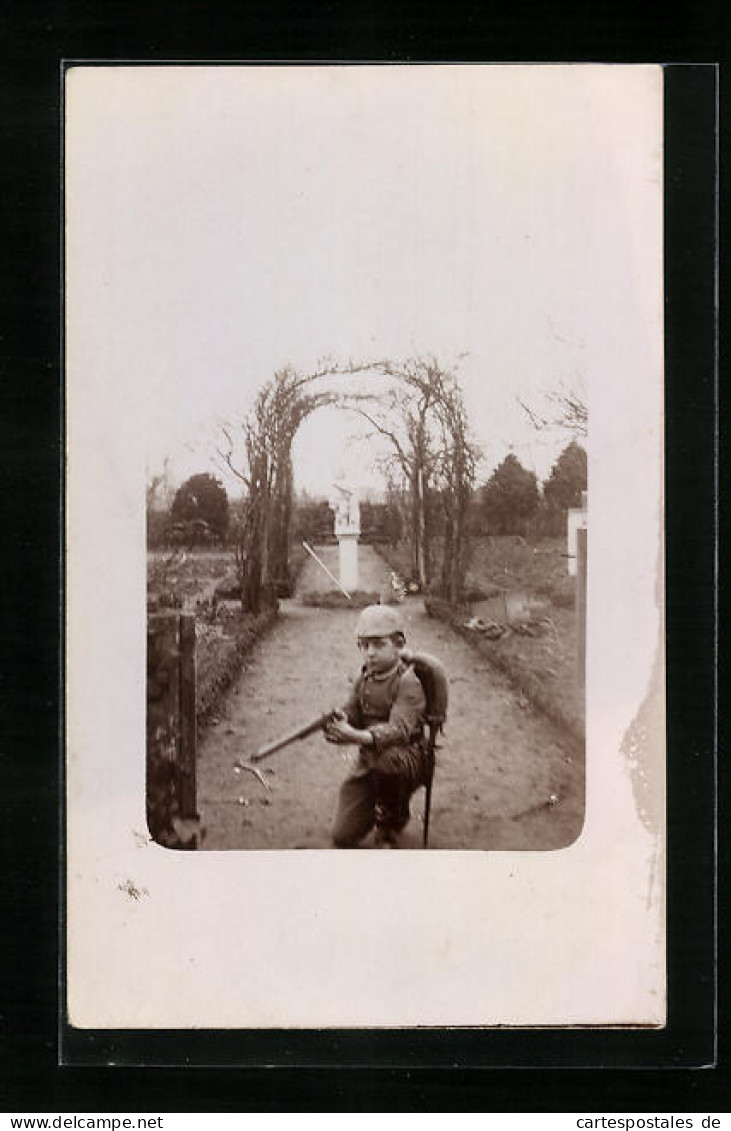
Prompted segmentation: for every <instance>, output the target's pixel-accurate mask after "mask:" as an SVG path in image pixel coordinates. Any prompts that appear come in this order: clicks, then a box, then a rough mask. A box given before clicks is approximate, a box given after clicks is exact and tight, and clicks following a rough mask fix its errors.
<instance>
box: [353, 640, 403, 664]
mask: <svg viewBox="0 0 731 1131" xmlns="http://www.w3.org/2000/svg"><path fill="white" fill-rule="evenodd" d="M358 647H359V648H360V650H361V653H362V655H363V658H364V660H365V663H366V667H367V668H368V670H369V671H371V672H385V671H388V669H389V668H392V667H393V665H394V664H395V663H396V661H397V660H398V658H399V656H400V655H401V642H400V639H399V638H398V637H394V636H361V637H360V638H359V640H358Z"/></svg>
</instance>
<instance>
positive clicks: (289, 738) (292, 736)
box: [251, 711, 336, 762]
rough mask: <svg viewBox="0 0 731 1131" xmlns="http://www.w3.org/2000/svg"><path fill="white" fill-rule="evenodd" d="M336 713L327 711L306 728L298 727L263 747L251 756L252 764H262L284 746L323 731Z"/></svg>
mask: <svg viewBox="0 0 731 1131" xmlns="http://www.w3.org/2000/svg"><path fill="white" fill-rule="evenodd" d="M335 715H336V712H335V711H325V712H324V714H322V715H318V716H317V718H316V719H312V720H311V721H310V722H309V723H305V724H304V726H301V727H297V728H296V729H295V730H291V731H290V732H289V734H285V735H283V736H282V737H281V738H277V739H275V741H274V742H270V743H268V744H267V745H266V746H262V748H261V750H259V751H258V752H257V753H256V754H252V755H251V761H252V762H261V761H262V759H264V758H268V757H269V755H270V754H273V753H274V751H275V750H281V749H282V747H283V746H289V744H290V742H296V741H297V740H298V739H299V738H307V735H308V734H314V733H315V731H317V730H323V729H324V728H325V727H326V726H327V724H328V723H329V722H330V720H331V719H334V718H335Z"/></svg>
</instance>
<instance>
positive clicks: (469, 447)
mask: <svg viewBox="0 0 731 1131" xmlns="http://www.w3.org/2000/svg"><path fill="white" fill-rule="evenodd" d="M376 371H377V372H380V373H381V374H382V375H384V376H386V377H387V378H390V379H391V380H392V386H391V391H390V394H389V396H388V397H387V398H386V404H385V407H386V410H387V411H386V413H385V415H384V414H383V412H382V411H379V409H378V407H374V405H373V403H372V402H373V401H374V398H373V397H370V396H369V395H368V394H361V393H357V394H354V393H353V392H352V391H350V392H348V391H343V390H339V391H333V390H332V389H330V390H327V391H322V390H320V391H318V390H317V388H316V384H317V382H318V381H320V380H322V379H323V378H326V377H343V378H347V377H354V376H356V375H363V374H365V373H367V372H376ZM381 400H382V399H381ZM325 405H335V406H340V407H342V408H344V409H345V408H347V409H350V410H353V409H355V410H356V411H357V412H359V413H360V414H361V415H362V416H363V417H365V419H367V420H368V421H369V422H370V423H371V425H372V426H373V428H374V429H375V430H376V431H377V432H379V433H380V434H381V435H383V436H384V437H386V438H387V440H388V441H389V444H390V446H391V449H392V453H393V458H394V461H395V462H396V463H397V465H398V467H399V468H400V471H401V473H402V475H403V478H404V479H405V481H406V483H407V484H408V492H409V501H410V506H409V509H410V522H409V542H410V547H411V559H412V572H413V574H414V576H415V577H416V578H417V579H418V580H419V582H420V584H421V585H422V586H423V587H424V588H426V587H427V585H429V583H430V581H432V567H433V563H432V562H431V554H430V532H429V522H428V506H427V501H428V496H429V492H430V491H432V490H434V489H436V488H438V494H439V500H440V503H441V507H442V525H443V530H444V552H443V554H442V566H441V578H440V585H441V588H442V590H443V592H444V593H445V595H446V596H447V597H448V599H449V600H451V601H452V602H454V603H456V602H457V600H458V599H459V597H460V595H461V592H462V589H463V585H464V575H465V571H466V566H467V561H466V545H467V530H466V516H467V508H468V505H469V500H470V496H471V492H472V488H473V485H474V478H475V467H476V462H477V458H478V451H477V448H476V446H475V445H474V443H473V442H472V441H471V439H470V437H469V428H468V423H467V418H466V413H465V409H464V403H463V399H462V394H461V390H460V387H459V385H458V383H457V381H456V378H455V376H454V374H453V373H452V372H451V371H447V370H444V369H443V368H441V367H440V366H439V364H438V363H437V362H436V360H435V359H434V358H427V359H419V358H417V359H409V360H408V361H406V362H404V363H403V364H400V365H395V364H393V363H392V362H390V361H376V362H370V363H366V364H360V365H355V364H350V365H348V366H337V365H330V364H328V365H326V366H324V367H323V368H321V369H319V370H318V371H317V372H315V373H309V374H306V375H303V374H300V373H298V372H297V371H296V370H294V369H293V368H292V367H290V366H287V367H285V368H284V369H282V370H279V371H278V372H277V373H275V375H274V377H273V378H272V379H271V380H270V381H268V382H267V383H266V384H265V385H263V386H262V388H261V389H260V391H259V393H258V394H257V397H256V400H255V402H254V405H253V408H252V410H251V412H250V413H249V414H248V416H247V417H246V418H245V420H244V421H243V422H242V423H241V428H242V430H243V448H244V457H243V460H237V459H236V458H235V456H234V451H235V444H234V436H233V433H232V430H231V429H228V428H224V430H223V436H224V446H223V447H222V449H220V451H219V454H220V455H221V457H222V458H223V460H224V462H225V463H226V465H227V466H228V468H229V469H230V470H231V471H232V472H233V473H234V474H235V475H236V476H237V477H238V478H239V479H240V480H241V481H242V482H243V483H244V485H245V488H246V500H245V505H244V514H243V520H242V524H241V531H240V537H239V542H238V544H237V548H236V556H237V568H238V572H239V577H240V580H241V592H242V603H243V606H244V608H245V609H247V610H248V611H250V612H254V613H256V612H258V611H259V608H260V605H261V601H262V595H263V592H264V587H265V585H266V584H267V583H272V584H273V583H276V582H287V581H288V580H289V546H290V526H291V518H292V503H293V495H294V482H293V473H292V444H293V441H294V438H295V436H296V434H297V431H298V429H299V427H300V425H301V424H302V423H303V421H304V420H305V419H307V417H309V416H310V415H311V414H312V413H313V412H315V411H316V410H317V409H318V408H322V407H323V406H325ZM382 407H383V406H382ZM395 419H398V420H399V424H398V426H396V425H394V420H395Z"/></svg>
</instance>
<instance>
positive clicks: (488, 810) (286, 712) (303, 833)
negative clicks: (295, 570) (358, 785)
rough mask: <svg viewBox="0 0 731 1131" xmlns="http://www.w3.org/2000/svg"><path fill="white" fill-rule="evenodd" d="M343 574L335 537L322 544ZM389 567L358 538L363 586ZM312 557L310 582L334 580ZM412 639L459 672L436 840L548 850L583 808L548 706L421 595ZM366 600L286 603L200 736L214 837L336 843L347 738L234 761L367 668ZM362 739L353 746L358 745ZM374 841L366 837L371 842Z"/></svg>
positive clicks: (268, 845)
mask: <svg viewBox="0 0 731 1131" xmlns="http://www.w3.org/2000/svg"><path fill="white" fill-rule="evenodd" d="M318 553H319V554H320V555H321V556H322V558H323V560H324V561H325V563H326V565H327V566H328V568H330V569H331V570H332V571H333V572H334V573H335V574H336V576H337V548H336V547H323V548H321V549H318ZM387 577H388V567H387V566H386V565H385V563H384V562H383V561H382V559H380V558H379V557H378V556H377V555H376V554H375V552H374V551H373V550H372V549H371V548H370V547H367V546H364V547H361V548H360V557H359V588H361V589H365V590H379V589H380V588H381V586H382V585H383V583H384V581H385V580H386V579H387ZM331 587H332V586H331V583H330V582H329V581H328V580H327V578H326V577H325V576H324V574H322V573H321V572H320V571H319V570H318V568H317V566H316V565H315V564H314V562H308V563H307V564H306V566H305V569H304V571H303V574H302V577H301V580H300V586H299V589H300V591H307V590H313V589H326V590H329V589H330V588H331ZM401 609H402V612H403V615H404V619H405V622H406V632H407V640H408V643H409V646H411V647H413V648H414V649H418V650H422V651H426V652H431V653H433V654H435V655H437V656H439V657H440V658H441V659H442V661H443V662H444V663H445V664H446V666H447V669H448V671H449V675H450V710H449V717H448V720H447V726H446V733H445V735H444V739H443V747H442V749H441V750H439V751H438V753H437V771H436V776H435V781H434V792H433V798H432V814H431V824H430V833H429V846H430V848H434V849H437V848H453V849H454V848H458V849H527V850H538V849H550V848H560V847H563V846H565V845H567V844H570V843H571V842H572V841H573V840H574V839H575V838H576V836H577V835H578V834H579V832H580V830H581V824H582V819H583V792H584V782H583V762H582V759H581V758H580V757H578V756H577V755H576V754H575V753H574V752H572V750H571V749H570V747H567V746H565V745H564V744H563V742H562V739H561V736H560V735H559V734H557V733H556V731H555V730H554V729H553V728H552V727H551V726H550V724H549V723H548V722H547V721H546V720H545V718H544V717H543V716H542V715H538V714H537V713H535V712H534V711H533V710H532V709H531V707H530V705H529V704H528V703H527V701H525V700H524V699H522V697H521V696H520V695H519V694H517V693H516V692H515V691H513V690H512V689H511V688H510V687H509V686H508V684H507V683H506V682H505V681H504V680H503V678H502V676H500V675H499V674H498V673H497V672H495V671H494V669H493V668H491V667H490V666H489V665H488V664H486V663H485V662H484V661H483V660H482V659H481V658H480V657H479V656H478V655H477V653H475V652H474V651H473V650H472V649H471V648H470V646H469V644H467V643H466V642H465V641H463V640H462V639H461V638H459V637H458V636H457V635H456V634H455V633H453V632H452V631H450V629H449V628H448V627H447V626H445V625H443V624H441V623H439V622H437V621H435V620H431V619H430V618H429V617H428V616H427V614H426V612H425V610H424V605H423V602H422V601H421V600H419V599H417V598H408V599H407V600H406V602H405V603H404V605H403V606H401ZM357 617H358V610H354V609H347V608H346V609H316V608H311V607H305V606H303V605H301V604H299V603H298V602H297V600H296V599H294V600H292V601H284V602H282V605H281V615H280V617H279V619H278V621H277V623H276V624H275V626H274V628H273V630H272V631H271V632H270V633H269V634H268V635H267V637H266V638H265V639H263V640H262V641H261V642H260V643H259V644H258V646H257V647H256V649H255V650H254V652H253V653H252V654H251V656H250V657H249V659H248V661H247V664H246V667H245V669H244V671H243V672H242V674H241V677H240V679H239V681H238V683H237V684H236V686H235V687H234V688H233V689H232V691H231V693H230V694H229V696H228V699H227V701H226V703H225V705H224V707H223V709H222V711H221V712H220V713H219V716H218V721H217V722H216V724H214V725H213V726H211V727H210V729H209V730H208V731H207V733H206V734H205V736H204V737H203V739H202V740H201V742H200V744H199V751H198V765H199V769H198V807H199V810H200V812H201V817H202V821H203V825H204V827H205V830H206V833H205V840H204V842H203V846H202V847H204V848H206V849H226V848H263V849H283V848H327V847H329V846H330V839H329V828H330V823H331V820H332V816H333V813H334V807H335V802H336V798H337V791H338V786H339V783H340V781H341V779H342V778H343V777H344V776H345V774H346V772H347V761H346V759H347V758H348V757H349V756H350V755H349V754H344V753H343V751H342V749H341V748H339V747H334V746H330V745H329V744H328V743H326V742H325V740H324V738H323V737H322V736H321V735H319V734H316V735H312V736H311V737H309V738H307V739H304V740H302V741H300V742H297V743H295V744H294V745H292V746H289V747H287V748H285V749H283V750H282V751H280V752H278V753H276V754H274V755H272V756H271V758H269V759H268V760H266V761H265V762H263V763H261V765H260V767H259V768H260V769H261V771H262V773H263V776H264V778H265V779H266V781H267V784H268V786H269V788H268V789H265V788H264V787H263V786H262V785H261V784H260V782H259V781H258V780H257V779H256V778H255V777H254V775H253V774H251V773H248V772H245V771H239V772H237V771H236V770H235V768H234V763H235V761H236V760H237V758H244V759H246V758H247V757H248V756H249V755H250V754H252V753H254V752H255V751H256V750H258V748H259V747H260V746H262V745H263V744H264V743H266V742H269V741H271V740H272V739H274V738H276V737H278V736H279V735H281V734H284V733H286V732H287V731H289V730H291V729H292V728H294V727H296V726H297V725H299V724H301V723H303V722H306V721H307V720H308V719H310V718H311V717H313V716H315V715H316V714H318V713H319V712H320V711H323V710H326V709H328V708H329V707H331V706H337V705H338V704H339V703H341V702H342V701H343V699H344V698H345V695H346V692H347V684H348V676H349V675H351V676H352V675H353V674H355V672H356V671H357V669H358V666H359V657H358V652H357V650H356V646H355V632H354V629H355V622H356V620H357ZM353 749H354V748H353ZM422 822H423V790H419V791H418V793H417V794H416V795H415V796H414V799H413V802H412V820H411V823H410V825H409V826H408V828H407V829H406V831H405V832H404V834H403V837H402V845H401V847H402V848H419V847H421V836H422V827H423V825H422ZM370 843H371V841H370V840H367V841H365V842H364V847H369V846H370Z"/></svg>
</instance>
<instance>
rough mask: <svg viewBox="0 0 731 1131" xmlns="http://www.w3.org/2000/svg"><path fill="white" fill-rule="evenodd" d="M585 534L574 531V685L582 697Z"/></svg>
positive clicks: (584, 669)
mask: <svg viewBox="0 0 731 1131" xmlns="http://www.w3.org/2000/svg"><path fill="white" fill-rule="evenodd" d="M586 559H587V532H586V527H585V526H584V527H582V526H580V527H579V528H578V529H577V531H576V685H577V689H578V692H579V695H580V696H582V697H583V695H584V690H585V684H586V575H587V570H586V565H587V562H586Z"/></svg>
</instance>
